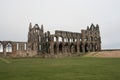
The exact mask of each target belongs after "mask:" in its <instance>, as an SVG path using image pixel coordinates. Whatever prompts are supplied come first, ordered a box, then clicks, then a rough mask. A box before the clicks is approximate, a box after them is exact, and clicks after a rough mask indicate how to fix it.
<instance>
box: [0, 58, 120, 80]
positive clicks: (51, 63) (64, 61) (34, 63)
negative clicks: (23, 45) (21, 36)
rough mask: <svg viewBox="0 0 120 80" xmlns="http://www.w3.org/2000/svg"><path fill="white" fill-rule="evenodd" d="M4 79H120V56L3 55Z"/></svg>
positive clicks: (0, 77)
mask: <svg viewBox="0 0 120 80" xmlns="http://www.w3.org/2000/svg"><path fill="white" fill-rule="evenodd" d="M0 80H120V58H89V57H72V58H61V59H40V58H23V59H6V60H5V59H0Z"/></svg>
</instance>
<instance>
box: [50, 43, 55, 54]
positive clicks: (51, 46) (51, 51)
mask: <svg viewBox="0 0 120 80" xmlns="http://www.w3.org/2000/svg"><path fill="white" fill-rule="evenodd" d="M53 48H54V45H53V43H52V42H50V48H49V49H50V54H53V53H54V51H53V50H54V49H53Z"/></svg>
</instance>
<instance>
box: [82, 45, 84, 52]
mask: <svg viewBox="0 0 120 80" xmlns="http://www.w3.org/2000/svg"><path fill="white" fill-rule="evenodd" d="M82 51H83V53H85V45H84V44H83V45H82Z"/></svg>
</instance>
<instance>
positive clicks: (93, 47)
mask: <svg viewBox="0 0 120 80" xmlns="http://www.w3.org/2000/svg"><path fill="white" fill-rule="evenodd" d="M92 49H93V52H94V51H95V45H94V44H93V46H92Z"/></svg>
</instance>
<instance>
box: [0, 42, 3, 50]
mask: <svg viewBox="0 0 120 80" xmlns="http://www.w3.org/2000/svg"><path fill="white" fill-rule="evenodd" d="M0 52H3V45H2V44H1V43H0Z"/></svg>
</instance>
